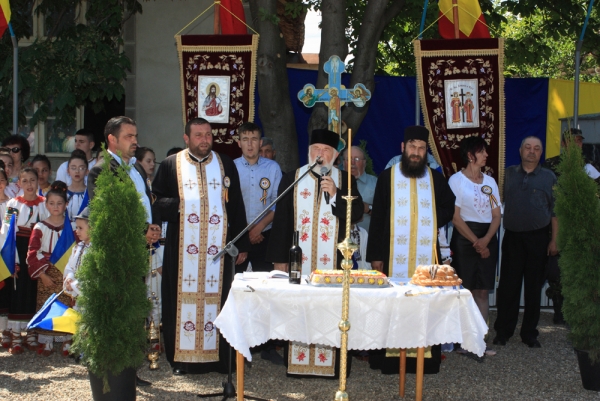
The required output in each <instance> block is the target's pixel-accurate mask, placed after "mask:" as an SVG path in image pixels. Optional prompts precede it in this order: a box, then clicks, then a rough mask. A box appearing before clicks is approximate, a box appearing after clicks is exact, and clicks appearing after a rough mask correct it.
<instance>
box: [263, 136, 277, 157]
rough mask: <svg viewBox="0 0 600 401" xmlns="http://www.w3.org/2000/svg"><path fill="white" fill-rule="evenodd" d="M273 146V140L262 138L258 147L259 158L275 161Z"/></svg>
mask: <svg viewBox="0 0 600 401" xmlns="http://www.w3.org/2000/svg"><path fill="white" fill-rule="evenodd" d="M276 153H277V152H276V151H275V145H274V144H273V140H272V139H271V138H267V137H266V136H265V137H263V138H262V142H261V145H260V152H259V155H260V157H264V158H265V159H270V160H275V155H276Z"/></svg>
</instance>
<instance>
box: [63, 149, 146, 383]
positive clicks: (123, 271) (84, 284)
mask: <svg viewBox="0 0 600 401" xmlns="http://www.w3.org/2000/svg"><path fill="white" fill-rule="evenodd" d="M103 153H104V160H105V161H106V163H104V166H103V170H102V172H101V173H100V174H99V176H98V179H97V181H96V192H95V196H94V198H93V200H92V202H91V203H90V239H91V247H90V249H89V252H88V253H87V255H86V257H85V258H84V260H83V263H82V265H81V268H80V269H79V272H78V274H77V277H78V278H79V282H80V288H81V295H80V297H79V298H78V300H77V304H78V305H79V306H80V308H81V320H80V322H79V325H78V330H77V333H76V334H75V336H74V342H73V350H74V351H75V352H77V353H80V354H83V356H82V361H83V363H84V364H85V365H86V366H87V368H88V369H89V371H90V372H91V373H93V374H94V375H96V376H98V377H100V378H103V381H104V392H105V393H106V392H108V391H110V389H109V386H108V375H109V374H112V375H118V374H119V373H120V372H122V371H123V369H125V368H137V367H139V366H140V365H141V364H142V362H143V360H144V355H145V346H146V332H145V329H144V319H145V318H146V316H147V315H148V313H149V311H150V307H151V305H150V301H148V298H147V295H146V285H145V283H144V281H143V277H144V276H145V275H146V274H147V273H148V251H147V249H146V239H145V235H144V232H145V231H146V212H145V210H144V207H143V206H142V203H141V202H140V195H139V194H138V192H137V191H136V189H135V186H134V184H133V183H132V181H131V179H130V178H129V176H128V169H129V168H130V167H129V166H124V165H121V166H120V167H119V168H118V169H117V170H116V172H113V171H111V169H110V163H109V162H108V161H109V160H110V156H109V154H108V152H106V150H105V151H104V152H103Z"/></svg>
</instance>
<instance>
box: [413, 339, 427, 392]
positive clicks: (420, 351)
mask: <svg viewBox="0 0 600 401" xmlns="http://www.w3.org/2000/svg"><path fill="white" fill-rule="evenodd" d="M424 370H425V348H423V347H419V348H417V390H416V394H415V400H417V401H421V400H422V399H423V371H424Z"/></svg>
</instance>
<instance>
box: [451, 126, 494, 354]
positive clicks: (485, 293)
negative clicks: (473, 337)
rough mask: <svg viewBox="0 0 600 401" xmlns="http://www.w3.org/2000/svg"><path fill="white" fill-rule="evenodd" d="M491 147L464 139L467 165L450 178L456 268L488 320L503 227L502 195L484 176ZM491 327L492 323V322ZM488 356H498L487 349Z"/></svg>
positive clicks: (473, 138)
mask: <svg viewBox="0 0 600 401" xmlns="http://www.w3.org/2000/svg"><path fill="white" fill-rule="evenodd" d="M486 148H487V144H486V143H485V141H484V140H483V139H482V138H480V137H478V136H471V137H469V138H466V139H463V140H462V142H461V143H460V153H461V157H462V159H463V163H464V165H465V166H466V167H465V168H464V169H462V170H461V171H460V172H458V173H456V174H454V175H453V176H452V177H450V180H449V181H448V184H449V185H450V188H452V192H453V193H454V195H455V196H456V201H455V203H454V205H455V206H454V217H453V219H452V223H453V224H454V231H453V232H452V240H451V241H450V249H451V250H452V254H453V263H452V266H453V267H454V268H455V269H456V273H457V274H458V276H459V277H460V278H461V279H462V281H463V283H462V284H463V286H464V287H465V288H466V289H468V290H469V291H471V292H472V293H473V299H474V300H475V303H476V304H477V307H478V308H479V311H480V312H481V316H482V317H483V319H484V320H485V321H486V322H487V321H488V309H489V290H493V289H494V285H495V282H496V262H497V260H498V238H497V237H496V232H497V231H498V227H500V217H501V216H500V215H501V213H500V194H499V191H498V185H497V184H496V181H494V179H493V178H492V177H490V176H489V175H486V174H483V173H482V172H481V169H482V168H483V167H485V163H486V160H487V152H486ZM488 324H489V323H488ZM485 354H486V355H490V356H493V355H496V352H495V351H493V350H492V349H489V348H486V351H485Z"/></svg>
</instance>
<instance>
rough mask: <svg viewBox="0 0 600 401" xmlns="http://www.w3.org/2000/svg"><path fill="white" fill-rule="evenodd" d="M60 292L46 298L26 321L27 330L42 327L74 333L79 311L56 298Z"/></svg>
mask: <svg viewBox="0 0 600 401" xmlns="http://www.w3.org/2000/svg"><path fill="white" fill-rule="evenodd" d="M61 293H62V291H61ZM61 293H59V294H52V295H51V296H50V298H48V300H47V301H46V302H45V303H44V306H42V308H41V309H40V310H39V312H38V313H36V314H35V316H34V317H33V319H31V321H30V322H29V323H27V330H29V329H44V330H50V331H59V332H61V333H71V334H75V330H76V328H77V322H78V321H79V318H80V315H79V312H77V311H76V310H75V309H73V308H69V307H68V306H67V305H65V304H63V303H62V302H60V301H59V300H58V299H57V298H58V296H59V295H60V294H61Z"/></svg>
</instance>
